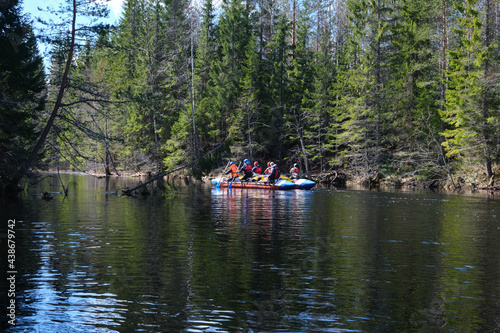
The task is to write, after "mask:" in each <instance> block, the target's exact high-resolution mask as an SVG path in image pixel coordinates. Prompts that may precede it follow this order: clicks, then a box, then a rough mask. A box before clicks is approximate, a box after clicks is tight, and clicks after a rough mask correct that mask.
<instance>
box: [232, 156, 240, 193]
mask: <svg viewBox="0 0 500 333" xmlns="http://www.w3.org/2000/svg"><path fill="white" fill-rule="evenodd" d="M240 165H241V161H240V164H238V170H240ZM234 178H236V176H234V177H233V179H231V183H230V184H229V188H231V187H232V186H233V182H234Z"/></svg>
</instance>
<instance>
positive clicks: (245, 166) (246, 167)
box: [240, 159, 253, 181]
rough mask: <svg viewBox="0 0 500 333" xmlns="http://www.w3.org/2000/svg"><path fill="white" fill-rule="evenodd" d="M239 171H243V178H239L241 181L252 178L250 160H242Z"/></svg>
mask: <svg viewBox="0 0 500 333" xmlns="http://www.w3.org/2000/svg"><path fill="white" fill-rule="evenodd" d="M240 172H241V173H244V176H243V178H241V181H246V180H247V179H252V176H253V173H252V164H250V161H249V160H248V159H245V160H244V161H243V166H242V167H241V169H240Z"/></svg>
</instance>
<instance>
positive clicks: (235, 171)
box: [224, 161, 240, 181]
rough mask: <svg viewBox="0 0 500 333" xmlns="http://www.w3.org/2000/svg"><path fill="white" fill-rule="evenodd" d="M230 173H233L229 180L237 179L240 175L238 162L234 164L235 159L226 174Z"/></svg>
mask: <svg viewBox="0 0 500 333" xmlns="http://www.w3.org/2000/svg"><path fill="white" fill-rule="evenodd" d="M228 173H231V178H229V181H232V180H235V179H236V177H238V176H239V175H240V174H239V173H238V167H237V166H236V164H234V162H233V161H231V162H230V163H229V170H227V171H226V172H225V173H224V174H225V175H227V174H228Z"/></svg>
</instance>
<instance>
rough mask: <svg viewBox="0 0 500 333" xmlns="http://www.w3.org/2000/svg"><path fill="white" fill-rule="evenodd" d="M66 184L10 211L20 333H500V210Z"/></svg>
mask: <svg viewBox="0 0 500 333" xmlns="http://www.w3.org/2000/svg"><path fill="white" fill-rule="evenodd" d="M63 181H64V183H65V184H66V185H67V184H69V187H70V193H69V195H68V197H66V198H65V197H64V196H63V195H60V194H54V196H55V199H53V200H50V201H44V200H42V199H41V196H40V195H39V194H40V193H42V192H43V191H52V192H54V191H59V190H60V189H59V187H58V180H57V178H50V177H49V178H46V179H44V180H43V182H42V183H41V184H39V185H37V186H34V187H32V188H30V191H29V192H28V193H23V194H21V195H20V196H19V197H18V198H17V199H12V198H9V197H0V200H1V201H0V204H1V206H2V212H1V213H0V216H1V217H2V221H3V223H2V234H4V235H5V233H6V224H7V220H8V219H16V227H15V232H16V269H17V272H18V273H17V275H16V298H15V300H16V305H17V308H16V326H5V327H6V328H8V331H9V332H495V331H500V200H498V199H495V198H492V197H485V196H471V195H446V194H436V193H404V192H399V193H387V192H374V191H354V190H351V191H349V190H345V191H341V190H325V189H316V190H313V191H290V192H267V191H263V190H249V189H233V190H228V189H215V188H211V187H210V186H209V185H196V186H194V185H191V186H178V187H176V188H168V189H167V190H166V193H165V194H163V195H152V196H149V197H142V196H141V197H136V198H134V197H126V196H120V195H117V194H114V193H112V192H115V191H117V190H119V189H121V188H123V187H125V186H133V185H135V184H136V183H137V182H138V180H137V179H126V178H110V179H107V180H106V179H96V178H93V177H89V176H78V175H64V177H63ZM35 194H38V195H35ZM0 241H1V242H2V245H5V243H6V239H5V236H3V237H2V238H0ZM0 260H2V262H3V263H5V262H7V259H6V250H2V253H1V255H0ZM2 267H4V265H3V264H2ZM2 270H3V271H4V272H3V273H2V274H5V272H6V271H5V269H2ZM2 280H4V281H5V279H2ZM7 288H8V287H7V286H3V285H2V293H3V295H4V296H5V293H4V290H7ZM3 308H4V307H3ZM4 309H5V308H4ZM2 315H3V316H4V318H5V314H2ZM2 322H4V321H3V320H2Z"/></svg>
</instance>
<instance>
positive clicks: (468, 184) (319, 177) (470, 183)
mask: <svg viewBox="0 0 500 333" xmlns="http://www.w3.org/2000/svg"><path fill="white" fill-rule="evenodd" d="M222 171H224V170H223V168H217V169H214V170H212V171H211V172H210V173H209V174H207V175H204V176H202V177H201V178H196V177H193V176H192V174H191V173H190V172H189V171H188V172H185V171H178V172H173V173H171V174H169V175H166V176H163V177H158V175H161V174H162V172H157V173H154V172H142V171H127V170H120V173H119V174H111V175H106V174H105V173H104V172H102V171H101V172H99V171H95V170H94V171H93V172H86V171H74V170H56V169H49V170H37V171H36V173H39V174H58V173H59V174H81V175H88V176H93V177H96V178H99V179H101V178H105V177H125V178H137V179H138V183H137V184H138V186H139V185H140V184H142V182H143V181H149V180H153V179H155V178H157V180H163V181H167V182H168V181H171V180H173V181H175V180H181V179H190V180H191V181H192V182H195V181H202V182H204V183H210V180H211V179H212V178H216V177H218V176H220V174H221V173H222ZM163 173H165V172H163ZM284 175H285V176H287V173H286V172H285V174H284ZM301 178H307V177H301ZM139 179H140V180H139ZM307 179H309V178H307ZM310 179H311V180H313V181H315V182H317V183H318V184H320V185H322V186H325V187H329V188H330V187H331V188H335V189H345V188H357V189H366V190H370V189H401V190H412V189H413V190H433V191H434V190H436V191H446V192H454V193H460V192H461V191H466V192H477V191H484V192H496V191H500V186H497V185H495V182H494V179H492V180H490V181H488V182H486V181H485V180H484V177H480V175H479V174H473V177H467V178H465V177H462V176H460V175H454V179H455V186H454V185H453V183H452V182H451V181H450V180H449V179H446V178H439V179H437V178H436V179H418V177H415V176H398V175H379V176H378V178H374V177H367V176H360V175H353V174H352V173H351V174H349V173H348V172H345V171H342V170H331V171H329V172H311V178H310ZM125 191H126V189H125Z"/></svg>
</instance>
